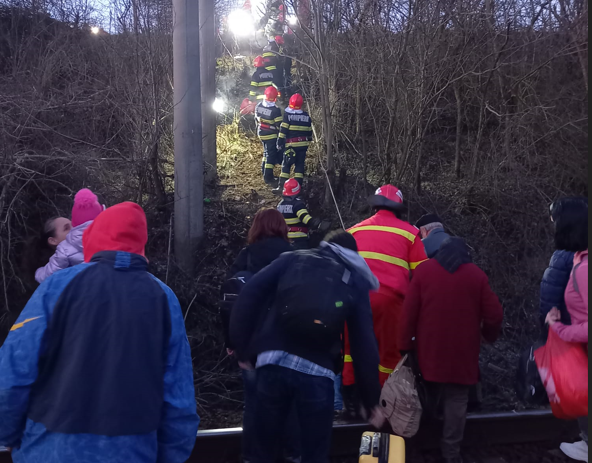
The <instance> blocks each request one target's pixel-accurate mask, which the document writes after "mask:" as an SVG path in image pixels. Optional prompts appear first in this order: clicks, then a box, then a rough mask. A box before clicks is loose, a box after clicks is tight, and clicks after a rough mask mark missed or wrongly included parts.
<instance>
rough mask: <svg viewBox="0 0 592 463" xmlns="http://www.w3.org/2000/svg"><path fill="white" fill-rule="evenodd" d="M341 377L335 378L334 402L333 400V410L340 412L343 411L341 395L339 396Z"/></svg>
mask: <svg viewBox="0 0 592 463" xmlns="http://www.w3.org/2000/svg"><path fill="white" fill-rule="evenodd" d="M342 382H343V381H342V378H341V375H338V376H337V377H336V378H335V400H333V410H335V411H336V412H340V411H341V410H343V395H342V394H341V383H342Z"/></svg>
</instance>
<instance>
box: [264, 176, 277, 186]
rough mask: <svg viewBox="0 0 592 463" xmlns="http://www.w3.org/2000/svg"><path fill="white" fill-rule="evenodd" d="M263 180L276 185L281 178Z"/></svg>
mask: <svg viewBox="0 0 592 463" xmlns="http://www.w3.org/2000/svg"><path fill="white" fill-rule="evenodd" d="M263 181H264V182H265V184H266V185H269V186H276V185H277V184H278V181H279V179H278V178H277V177H274V178H268V179H263Z"/></svg>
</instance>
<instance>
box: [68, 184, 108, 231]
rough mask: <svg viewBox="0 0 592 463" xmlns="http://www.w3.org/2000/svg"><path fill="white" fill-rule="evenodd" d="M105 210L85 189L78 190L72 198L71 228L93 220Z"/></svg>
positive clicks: (90, 192)
mask: <svg viewBox="0 0 592 463" xmlns="http://www.w3.org/2000/svg"><path fill="white" fill-rule="evenodd" d="M104 209H105V208H104V207H103V206H101V204H99V199H98V198H97V196H96V195H95V194H94V193H93V192H92V191H90V190H89V189H87V188H84V189H82V190H80V191H79V192H78V193H76V196H75V197H74V207H73V208H72V226H73V227H77V226H78V225H82V224H83V223H86V222H88V221H90V220H95V219H96V218H97V216H98V215H99V214H100V213H101V212H103V210H104Z"/></svg>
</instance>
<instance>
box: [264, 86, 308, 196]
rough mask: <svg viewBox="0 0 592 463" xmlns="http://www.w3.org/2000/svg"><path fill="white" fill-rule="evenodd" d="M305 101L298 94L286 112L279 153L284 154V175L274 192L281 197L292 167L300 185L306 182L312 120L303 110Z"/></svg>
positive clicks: (281, 176) (292, 99)
mask: <svg viewBox="0 0 592 463" xmlns="http://www.w3.org/2000/svg"><path fill="white" fill-rule="evenodd" d="M303 104H304V100H303V98H302V96H301V95H299V94H298V93H296V94H295V95H293V96H292V98H290V106H289V107H288V108H286V111H285V112H284V120H283V122H282V127H281V129H280V135H279V138H278V144H277V146H278V151H279V152H280V153H282V154H283V156H284V160H283V163H282V173H281V175H280V183H279V187H278V188H277V189H275V190H273V191H274V193H275V194H277V195H279V194H281V192H282V191H283V188H284V184H285V183H286V181H287V180H288V179H289V178H290V172H291V170H292V166H294V177H295V178H296V180H297V181H298V183H299V184H300V187H301V188H302V184H303V182H304V169H305V161H306V152H307V151H308V147H309V146H310V143H311V141H312V120H311V118H310V115H309V114H308V113H307V112H306V111H303V110H302V105H303Z"/></svg>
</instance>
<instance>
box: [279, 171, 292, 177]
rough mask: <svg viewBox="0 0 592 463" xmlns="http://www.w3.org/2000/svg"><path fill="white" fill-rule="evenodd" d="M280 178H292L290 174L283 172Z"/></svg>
mask: <svg viewBox="0 0 592 463" xmlns="http://www.w3.org/2000/svg"><path fill="white" fill-rule="evenodd" d="M280 177H281V178H290V174H286V173H285V172H282V173H281V174H280Z"/></svg>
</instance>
